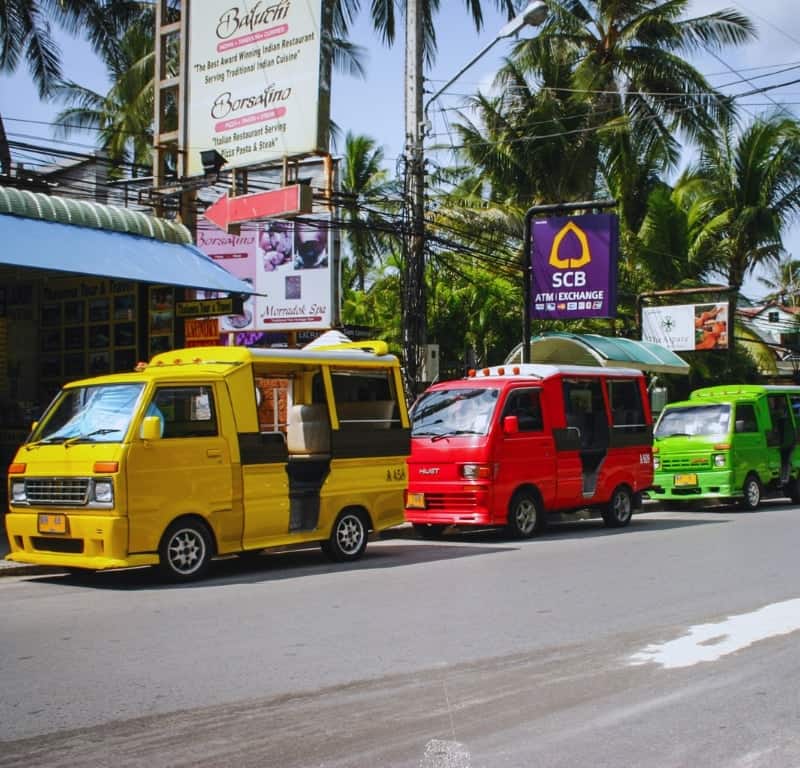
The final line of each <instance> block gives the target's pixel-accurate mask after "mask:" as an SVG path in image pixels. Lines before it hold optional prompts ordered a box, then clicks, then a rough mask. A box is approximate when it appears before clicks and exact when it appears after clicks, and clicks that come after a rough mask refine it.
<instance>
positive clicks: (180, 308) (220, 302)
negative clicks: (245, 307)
mask: <svg viewBox="0 0 800 768" xmlns="http://www.w3.org/2000/svg"><path fill="white" fill-rule="evenodd" d="M241 311H242V300H241V299H240V298H238V297H237V298H234V297H231V296H228V297H227V298H224V299H196V300H195V301H178V302H176V303H175V314H176V316H177V317H215V316H217V315H236V314H240V313H241Z"/></svg>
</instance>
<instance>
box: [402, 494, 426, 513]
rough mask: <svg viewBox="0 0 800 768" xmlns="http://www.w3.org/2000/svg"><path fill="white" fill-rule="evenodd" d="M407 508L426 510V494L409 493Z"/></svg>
mask: <svg viewBox="0 0 800 768" xmlns="http://www.w3.org/2000/svg"><path fill="white" fill-rule="evenodd" d="M406 506H407V507H408V508H409V509H425V494H424V493H409V494H408V497H407V498H406Z"/></svg>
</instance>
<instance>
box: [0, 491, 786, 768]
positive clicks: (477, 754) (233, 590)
mask: <svg viewBox="0 0 800 768" xmlns="http://www.w3.org/2000/svg"><path fill="white" fill-rule="evenodd" d="M798 534H800V508H797V507H791V506H789V505H787V504H783V503H775V502H769V503H768V504H767V505H766V506H765V507H764V508H763V509H762V510H760V511H758V512H756V513H742V512H738V511H735V510H732V509H727V510H720V511H713V512H695V513H692V512H681V513H674V512H673V513H666V512H647V513H645V514H642V515H639V516H637V517H635V518H634V520H633V522H632V524H631V525H630V527H629V528H627V529H624V530H622V531H609V530H607V529H605V528H604V527H603V526H602V524H601V523H597V522H594V521H593V522H586V523H580V524H574V525H567V526H560V527H553V528H551V529H550V531H549V532H548V533H547V534H546V535H545V536H544V537H542V538H540V539H534V540H531V541H526V542H516V541H509V540H506V539H504V538H503V537H502V536H500V535H498V534H496V533H491V532H482V533H473V534H469V535H454V536H450V537H448V538H446V539H445V540H444V541H442V542H427V541H417V540H413V539H402V538H398V539H388V540H383V541H379V542H373V543H371V544H370V547H369V549H368V550H367V555H366V557H365V558H364V559H363V560H362V561H360V562H359V563H356V564H352V565H348V566H340V565H339V566H335V565H331V564H328V563H327V562H326V561H325V560H324V559H323V558H322V556H321V554H320V553H319V552H318V550H316V549H311V550H307V551H303V552H295V553H288V554H287V553H284V554H272V555H267V556H264V557H261V558H259V560H258V561H257V562H256V563H243V562H242V561H238V560H228V561H224V562H220V563H218V565H217V568H216V570H215V573H214V576H213V577H212V578H211V579H209V580H206V581H204V582H200V583H197V584H193V585H190V586H181V587H175V586H164V585H161V584H159V583H158V582H157V581H156V580H155V578H154V576H153V574H152V573H151V572H150V571H146V570H145V571H129V572H125V573H121V572H120V573H113V574H102V575H98V576H96V577H94V578H87V579H82V580H79V579H75V578H72V577H68V576H62V575H51V576H22V577H9V578H5V579H2V580H0V601H2V602H1V603H0V604H2V611H3V613H2V625H1V626H0V766H18V765H20V766H21V765H24V766H28V767H30V766H37V767H38V766H77V765H92V766H95V765H97V766H104V765H114V766H117V767H121V766H148V767H149V768H153V767H154V766H167V765H168V766H199V765H203V766H226V765H231V766H233V765H235V766H241V767H243V768H248V767H249V766H259V768H263V767H267V766H279V767H280V768H294V767H295V766H296V767H298V768H299V767H300V766H302V767H304V768H305V767H306V766H315V767H317V766H326V767H333V766H336V767H337V768H338V767H343V766H353V767H357V768H361V767H364V768H366V767H368V766H403V767H405V766H409V767H411V766H413V767H414V768H445V767H446V768H473V767H474V766H486V767H487V768H494V767H495V766H520V767H522V766H525V767H528V766H548V767H549V766H592V768H596V767H598V766H614V767H615V768H619V767H620V766H698V765H705V766H709V767H714V768H715V767H716V766H731V767H732V768H733V767H735V768H745V767H748V768H749V767H751V766H764V767H765V768H766V767H767V766H769V768H782V767H783V766H787V767H788V766H797V765H798V764H800V693H799V692H800V684H799V683H800V644H798V638H800V635H799V634H798V629H800V580H799V579H798V576H799V575H800V559H798V557H797V550H798V547H797V542H798Z"/></svg>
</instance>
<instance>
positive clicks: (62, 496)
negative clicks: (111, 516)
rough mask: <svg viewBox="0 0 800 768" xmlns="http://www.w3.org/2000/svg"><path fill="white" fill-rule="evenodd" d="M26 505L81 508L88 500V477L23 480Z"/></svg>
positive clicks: (30, 478)
mask: <svg viewBox="0 0 800 768" xmlns="http://www.w3.org/2000/svg"><path fill="white" fill-rule="evenodd" d="M25 495H26V496H27V499H28V503H29V504H33V505H37V504H55V505H59V506H67V507H81V506H84V505H85V504H86V502H87V501H88V499H89V478H88V477H35V478H32V477H29V478H27V479H26V480H25Z"/></svg>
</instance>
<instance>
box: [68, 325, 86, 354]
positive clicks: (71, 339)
mask: <svg viewBox="0 0 800 768" xmlns="http://www.w3.org/2000/svg"><path fill="white" fill-rule="evenodd" d="M84 331H85V328H84V327H83V326H82V325H79V326H76V327H74V328H65V329H64V349H83V346H84Z"/></svg>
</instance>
